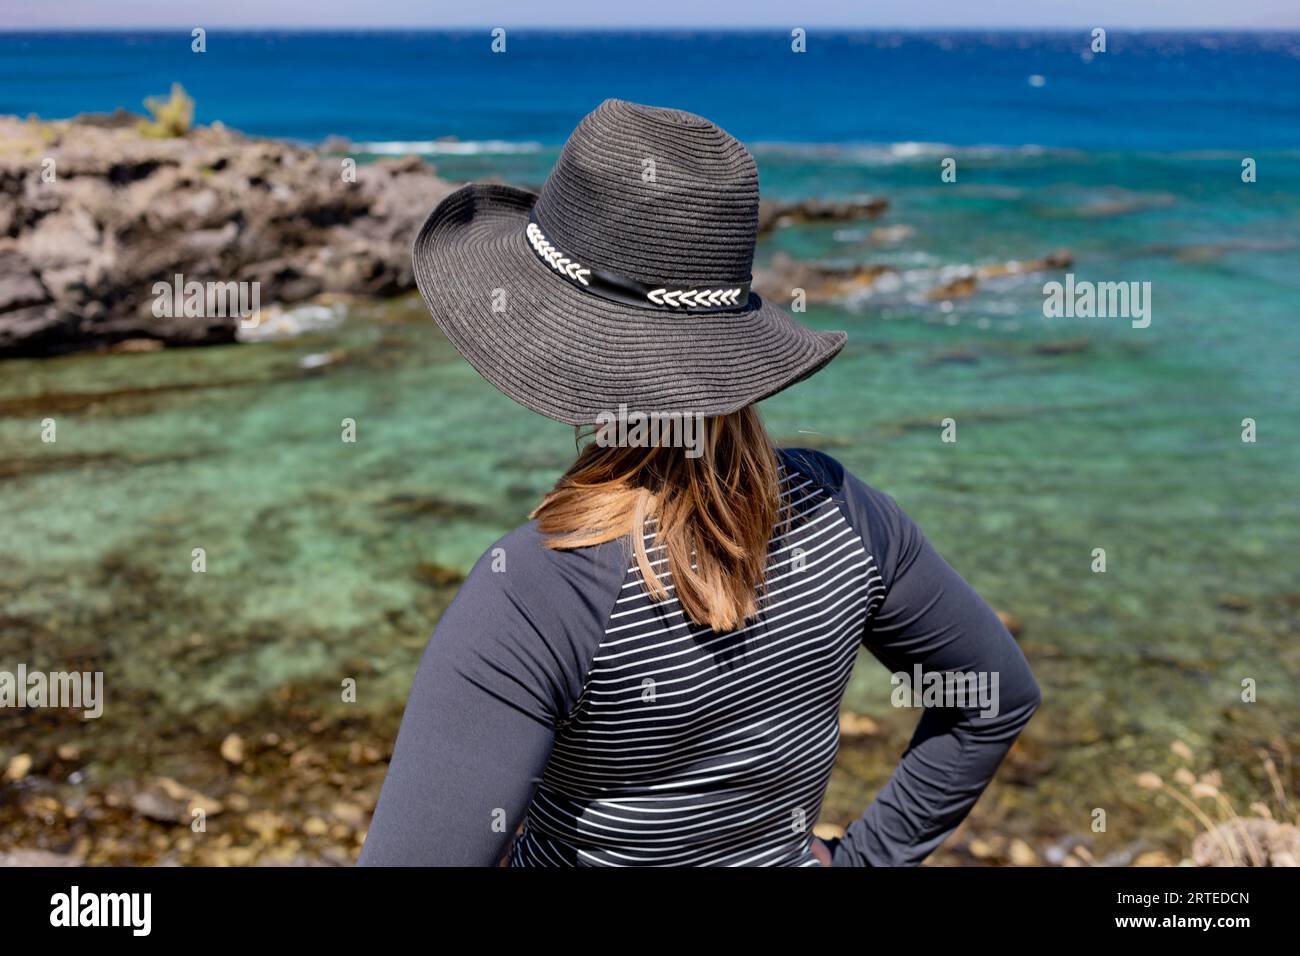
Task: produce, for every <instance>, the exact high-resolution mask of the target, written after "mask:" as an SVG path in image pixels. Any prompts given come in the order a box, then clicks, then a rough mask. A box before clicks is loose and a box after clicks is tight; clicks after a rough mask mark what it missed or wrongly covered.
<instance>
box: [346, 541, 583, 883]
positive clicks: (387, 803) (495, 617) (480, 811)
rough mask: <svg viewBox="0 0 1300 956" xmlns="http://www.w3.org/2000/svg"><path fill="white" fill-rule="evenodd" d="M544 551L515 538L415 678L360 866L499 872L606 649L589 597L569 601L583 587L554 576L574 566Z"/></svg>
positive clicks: (482, 569)
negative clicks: (588, 610) (559, 736)
mask: <svg viewBox="0 0 1300 956" xmlns="http://www.w3.org/2000/svg"><path fill="white" fill-rule="evenodd" d="M541 548H542V545H541V544H540V543H539V542H538V541H537V540H536V533H535V530H534V529H532V528H530V527H527V526H526V527H525V528H524V529H520V531H519V532H516V533H512V534H511V535H507V536H506V537H505V538H503V539H502V540H501V541H500V542H498V543H497V545H496V546H494V547H493V548H492V549H489V551H488V552H487V553H485V554H484V556H483V557H482V558H480V559H479V561H478V562H477V563H476V564H475V566H474V568H473V570H471V572H470V574H469V575H468V576H467V577H466V579H465V582H464V583H463V584H462V585H461V588H460V590H459V591H458V592H457V594H456V597H455V599H454V600H453V601H452V603H451V605H450V606H449V607H448V608H447V610H446V611H445V612H444V613H443V615H442V618H441V619H440V620H439V622H438V625H437V628H436V629H435V631H434V633H433V636H432V638H431V639H430V640H429V643H428V646H427V647H426V649H425V651H424V655H423V657H422V658H421V660H420V665H419V668H418V669H417V671H416V676H415V681H414V684H413V685H412V687H411V692H410V695H409V698H408V700H407V705H406V711H405V713H404V714H403V716H402V723H401V727H400V729H399V731H398V735H397V742H396V744H395V745H394V748H393V756H392V759H391V761H390V762H389V767H388V774H387V776H386V777H385V779H384V784H383V788H382V790H381V791H380V795H379V801H378V803H377V805H376V807H375V813H374V817H373V819H372V821H371V824H370V829H369V831H368V833H367V836H366V842H365V846H364V847H363V848H362V851H361V855H360V858H359V859H358V864H359V865H361V866H495V865H497V863H498V862H499V861H500V859H501V857H502V855H503V854H504V852H505V850H506V847H507V845H508V842H509V840H510V838H511V837H512V836H513V835H514V833H515V831H516V830H517V828H518V825H519V823H520V822H521V821H522V819H523V817H524V814H525V811H526V810H527V808H528V804H529V802H530V800H531V799H532V796H533V793H534V791H535V790H536V787H537V785H538V783H539V782H540V780H541V776H542V773H543V771H544V770H545V767H546V762H547V760H548V758H549V756H550V753H551V748H552V746H553V744H554V739H555V732H556V724H557V722H558V721H560V720H562V719H564V718H565V717H567V716H568V715H569V714H570V713H571V712H572V710H573V708H574V706H576V702H577V700H578V698H579V696H580V695H581V692H582V686H583V683H584V681H585V677H586V674H587V671H588V669H589V666H590V663H591V656H592V655H593V654H594V653H595V646H596V644H597V643H598V635H597V636H593V635H591V634H590V633H589V632H588V631H589V629H588V630H583V629H581V627H580V625H578V624H577V623H575V622H578V621H581V620H583V619H584V616H583V615H582V614H581V612H580V607H581V598H583V597H585V598H586V599H588V600H589V599H590V595H574V594H573V593H572V589H574V588H580V587H584V586H585V585H584V584H583V582H582V581H580V580H573V579H571V578H570V577H566V575H564V574H562V573H557V572H555V571H554V570H552V569H549V568H548V565H553V564H556V563H562V562H564V561H565V560H566V558H565V556H564V555H559V554H556V553H554V552H551V553H550V554H546V553H544V552H543V551H542V550H541ZM570 560H572V561H577V560H580V559H578V558H571V559H570ZM578 577H579V578H580V577H581V575H580V574H579V575H578ZM566 601H568V602H569V604H568V607H567V611H568V613H565V604H564V602H566Z"/></svg>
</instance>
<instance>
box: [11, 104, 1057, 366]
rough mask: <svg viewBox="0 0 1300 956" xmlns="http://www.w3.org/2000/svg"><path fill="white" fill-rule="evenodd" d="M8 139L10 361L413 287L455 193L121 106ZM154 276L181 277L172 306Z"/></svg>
mask: <svg viewBox="0 0 1300 956" xmlns="http://www.w3.org/2000/svg"><path fill="white" fill-rule="evenodd" d="M180 95H181V96H182V97H183V94H180ZM173 102H180V103H181V104H182V105H184V104H188V101H187V100H183V99H180V100H174V101H173ZM0 144H2V145H0V195H3V200H4V201H3V203H0V358H5V357H14V356H45V355H55V354H60V353H64V352H71V351H79V350H85V349H104V348H107V349H112V350H126V351H147V350H150V349H153V348H160V347H164V346H188V345H209V344H220V343H229V342H234V341H236V339H237V333H238V332H240V331H241V323H240V319H241V316H246V315H248V314H249V311H248V309H247V307H246V306H247V305H248V303H247V302H246V301H245V300H239V306H240V308H236V306H235V302H234V300H232V301H231V302H230V303H229V305H228V304H227V301H226V298H225V295H226V293H225V292H219V294H220V295H221V296H222V298H221V301H220V303H219V304H218V306H217V307H216V308H214V307H213V303H212V301H211V300H209V302H208V304H207V307H206V308H203V309H201V310H197V311H196V312H189V311H188V310H187V309H186V308H185V307H184V305H183V299H184V298H186V297H187V296H186V295H185V294H183V292H184V290H185V289H186V288H188V285H187V284H189V283H195V282H197V283H200V284H202V286H203V287H204V289H205V291H206V294H207V295H208V296H212V295H213V294H214V293H213V287H214V286H215V287H218V288H219V290H220V288H222V287H229V289H230V295H232V296H234V295H237V294H242V293H244V292H245V291H246V290H247V289H254V290H255V295H256V300H255V303H254V304H255V308H256V309H257V310H258V311H259V319H260V317H261V310H262V309H270V310H271V314H272V315H275V314H276V313H277V312H280V311H282V310H283V309H284V308H285V307H293V306H295V305H298V304H302V303H308V302H319V301H321V300H326V301H328V299H329V298H330V297H331V296H339V295H344V296H362V297H376V296H393V295H399V294H402V293H405V292H409V291H410V290H412V289H413V288H414V277H413V275H412V272H411V265H410V244H411V241H412V239H413V238H414V236H415V233H416V230H417V229H418V228H419V226H420V223H421V222H422V221H423V218H424V216H425V215H426V214H427V213H428V211H429V210H430V209H431V208H432V207H433V206H434V205H436V204H437V203H438V202H439V201H440V200H441V199H442V198H443V197H445V196H446V195H447V194H448V193H449V192H450V191H451V190H452V189H453V188H454V185H453V184H451V183H448V182H447V181H445V180H443V179H441V178H439V176H438V175H437V174H436V172H435V171H434V169H433V167H431V166H430V165H428V164H427V163H425V162H424V161H423V160H421V159H420V158H418V157H413V156H412V157H403V158H380V159H377V160H375V161H373V162H365V163H356V162H354V161H353V160H352V159H351V158H350V157H349V156H348V155H347V153H348V149H347V148H346V147H347V144H346V143H343V142H341V141H334V140H332V141H330V142H329V143H327V144H325V145H323V146H321V147H320V148H319V149H313V148H307V147H304V146H296V145H293V144H291V143H286V142H282V141H278V140H271V139H262V138H255V137H250V136H246V135H244V134H241V133H238V132H235V131H233V130H230V129H228V128H226V127H224V126H223V125H221V124H220V123H214V124H213V125H211V126H206V127H196V128H193V129H185V128H184V127H181V129H178V130H167V134H166V135H151V134H150V133H149V132H148V121H147V120H146V119H145V118H144V117H141V116H136V115H135V114H132V113H128V112H126V111H118V112H117V113H113V114H86V115H83V116H79V117H75V118H73V119H70V120H55V121H42V120H39V119H37V118H35V117H29V118H27V119H20V118H18V117H14V116H0ZM888 209H889V203H888V201H887V200H885V199H882V198H879V197H874V196H861V197H852V198H845V199H838V200H823V199H815V198H809V199H803V200H799V201H795V202H784V201H779V200H772V199H764V200H763V201H762V203H761V204H760V208H759V230H760V235H763V236H768V235H770V234H772V233H773V232H775V231H778V230H780V229H783V228H786V227H789V226H792V225H821V224H834V223H846V222H860V221H870V220H875V219H877V218H878V217H880V216H881V215H883V214H884V213H885V212H886V211H888ZM908 231H909V227H907V226H897V225H896V226H891V227H886V228H884V229H877V230H875V233H879V234H881V235H882V236H886V237H888V236H896V235H905V234H907V233H908ZM1070 261H1071V260H1070V257H1069V254H1068V253H1065V252H1058V253H1054V254H1052V255H1049V256H1047V257H1045V258H1043V259H1041V260H1036V261H1034V262H1030V263H1024V264H1014V263H1013V264H1011V266H1003V267H998V266H994V267H985V268H984V271H983V272H979V271H977V270H968V271H969V273H970V274H969V275H966V274H965V273H963V274H962V276H961V277H959V279H958V280H957V282H956V283H949V284H948V285H947V286H945V287H941V288H938V289H935V290H934V291H933V294H932V296H931V298H932V299H950V298H954V297H965V296H968V295H970V294H971V293H973V291H974V290H975V285H976V283H977V282H978V281H979V279H981V278H984V277H986V275H985V273H987V272H988V271H989V269H990V268H992V269H993V270H994V271H995V272H996V271H998V270H1001V271H1002V272H1007V271H1038V270H1040V269H1057V268H1062V267H1066V266H1068V265H1069V264H1070ZM1012 267H1014V268H1012ZM892 272H894V270H893V269H892V268H891V267H888V266H881V265H875V264H871V263H863V264H857V265H853V266H851V267H843V266H833V265H826V264H822V263H816V262H802V261H797V260H793V259H791V258H790V257H789V256H786V255H784V254H778V255H777V256H775V257H774V258H773V259H772V261H771V262H770V263H769V264H767V265H765V266H763V267H761V268H758V269H756V270H755V276H754V286H755V288H756V289H758V290H759V291H760V292H761V293H763V294H765V295H767V296H769V297H774V298H778V299H781V300H787V301H788V299H789V297H790V295H791V294H792V293H791V290H792V289H796V288H798V289H803V290H804V291H805V292H806V294H807V298H808V301H809V302H814V303H819V302H832V301H836V300H839V299H842V298H844V297H847V296H851V295H853V294H855V293H857V292H860V291H861V290H863V289H865V288H866V287H868V286H871V285H872V284H873V283H874V282H875V281H876V280H877V279H879V278H880V277H881V276H884V275H889V274H890V273H892ZM160 284H165V285H166V286H168V287H173V286H174V287H175V288H176V292H175V294H174V295H173V294H172V293H170V292H169V293H167V300H168V301H169V302H170V303H173V304H172V305H170V306H169V305H167V303H164V306H165V307H164V308H162V309H161V310H160V309H159V302H160V294H159V292H158V290H159V288H161V286H160ZM237 287H238V288H237ZM160 312H161V314H160ZM247 327H248V326H244V328H247ZM263 331H264V330H263ZM260 337H265V336H263V335H261V333H260V332H259V333H258V334H252V333H250V334H249V335H247V336H243V335H239V336H238V338H240V339H243V338H250V339H256V338H260Z"/></svg>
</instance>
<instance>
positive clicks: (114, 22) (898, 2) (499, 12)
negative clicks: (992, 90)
mask: <svg viewBox="0 0 1300 956" xmlns="http://www.w3.org/2000/svg"><path fill="white" fill-rule="evenodd" d="M195 26H203V27H208V28H219V27H232V26H234V27H258V26H293V27H318V28H327V27H481V26H504V27H512V26H513V27H529V26H532V27H538V26H546V27H564V28H572V27H606V28H608V27H620V26H655V27H716V26H737V27H751V28H752V27H787V28H788V27H792V26H806V27H807V26H843V27H852V26H857V27H886V28H902V27H931V28H933V27H952V28H962V27H977V28H990V29H992V28H1009V27H1034V28H1052V27H1060V28H1091V27H1095V26H1102V27H1106V28H1108V29H1125V28H1138V27H1152V28H1166V29H1196V28H1211V27H1213V28H1225V29H1243V30H1250V29H1268V28H1298V27H1300V2H1297V0H1088V2H1086V3H1081V2H1078V0H928V2H922V0H856V2H850V0H797V2H794V0H709V2H701V0H654V2H651V3H643V2H629V0H624V2H623V3H621V4H620V3H614V2H611V0H555V2H551V3H546V2H542V0H506V2H503V0H461V2H457V3H448V2H439V0H367V2H364V3H362V2H358V0H191V2H180V3H178V2H176V0H58V2H50V0H0V28H7V29H24V28H27V29H30V28H46V27H48V28H73V29H75V28H111V27H185V28H191V27H195Z"/></svg>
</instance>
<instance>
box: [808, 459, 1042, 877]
mask: <svg viewBox="0 0 1300 956" xmlns="http://www.w3.org/2000/svg"><path fill="white" fill-rule="evenodd" d="M819 457H821V458H822V459H823V461H824V464H823V467H825V468H827V469H828V470H829V471H831V473H832V474H831V480H832V483H833V484H834V485H836V486H837V488H835V489H833V490H837V491H838V492H839V494H838V495H837V497H839V499H840V504H841V507H843V508H844V509H845V512H846V514H848V515H849V517H850V520H851V522H852V523H853V524H854V526H855V527H856V528H857V529H858V532H859V534H860V535H862V536H863V538H864V541H866V542H867V544H868V549H869V550H870V551H871V553H872V555H873V557H874V559H875V561H876V563H877V567H878V568H879V570H880V574H881V578H882V581H883V583H884V592H883V593H882V594H880V595H878V596H877V601H876V604H875V607H874V613H873V614H872V617H871V619H870V621H869V622H868V625H867V631H866V633H865V634H864V636H863V644H864V645H865V646H866V647H867V649H868V650H870V651H871V652H872V654H874V655H875V657H876V658H877V659H878V660H879V661H880V662H881V663H882V664H884V665H885V667H886V668H888V669H889V671H890V672H892V673H893V674H906V675H907V678H908V681H909V683H910V682H911V681H912V680H913V676H914V673H915V668H916V667H917V666H918V665H919V667H920V668H921V671H922V673H923V674H930V673H934V672H942V673H945V674H954V673H961V674H964V675H973V677H974V680H975V681H976V682H977V683H976V685H974V686H978V681H980V680H981V679H982V680H983V681H984V685H983V686H984V688H985V690H986V691H987V692H989V695H990V696H989V698H988V701H989V702H991V703H992V704H993V706H985V705H984V703H981V702H979V701H972V700H969V699H967V700H966V701H965V702H962V703H963V705H962V706H939V707H927V708H926V709H925V710H924V712H923V713H922V716H921V719H920V722H919V723H918V725H917V728H916V732H915V734H914V735H913V737H912V740H911V742H910V744H909V745H908V748H907V750H906V752H905V753H904V754H903V757H902V760H901V761H900V762H899V764H898V766H897V767H896V768H895V770H894V773H893V775H892V776H891V777H890V778H889V781H888V782H887V783H886V785H885V786H884V788H883V789H882V790H881V791H880V793H879V794H878V795H877V796H876V799H875V801H874V802H873V803H872V804H871V805H870V806H869V807H867V809H866V812H865V813H863V815H862V816H861V818H859V819H858V820H857V821H855V822H854V823H853V824H852V825H851V826H849V828H848V830H847V832H846V833H845V835H844V836H843V837H842V838H840V839H838V840H833V841H828V843H829V844H830V849H831V851H832V865H833V866H914V865H916V864H919V863H920V862H921V861H922V860H924V859H925V857H926V856H928V855H929V854H930V853H931V852H932V851H933V850H934V849H935V848H936V847H937V846H938V845H939V844H940V843H942V842H943V840H944V839H945V838H946V837H947V836H948V835H949V834H950V833H952V831H953V830H955V829H956V828H957V825H958V824H959V823H961V821H962V820H963V819H964V818H965V817H966V814H967V813H969V812H970V809H971V807H972V806H974V804H975V801H976V800H978V799H979V796H980V794H981V793H983V792H984V788H985V787H986V786H988V783H989V781H990V780H992V779H993V774H994V772H995V771H996V770H997V768H998V765H999V764H1000V763H1001V762H1002V758H1003V757H1004V756H1005V755H1006V753H1007V751H1008V750H1009V749H1010V748H1011V745H1012V743H1014V742H1015V739H1016V737H1017V736H1018V735H1019V734H1020V731H1021V730H1022V729H1023V728H1024V726H1025V724H1027V723H1028V722H1029V718H1030V717H1032V716H1033V714H1034V712H1035V710H1037V709H1038V705H1039V702H1040V699H1041V698H1040V691H1039V688H1038V684H1037V682H1036V681H1035V680H1034V676H1033V674H1032V673H1031V672H1030V670H1029V665H1028V663H1027V662H1026V661H1025V657H1024V655H1023V654H1022V653H1021V651H1020V648H1019V647H1018V646H1017V645H1016V642H1015V640H1014V639H1013V638H1012V636H1011V634H1010V633H1009V632H1008V631H1007V629H1006V628H1005V627H1004V626H1003V624H1002V622H1001V620H999V619H998V616H997V614H996V613H994V611H993V610H992V609H991V608H990V607H989V606H988V605H987V604H986V603H985V602H984V601H983V599H982V598H980V596H979V595H978V594H976V593H975V591H974V590H973V589H972V588H971V587H970V585H968V584H967V583H966V582H965V581H964V580H962V578H961V576H960V575H958V574H957V572H956V571H954V570H953V569H952V568H951V567H950V566H949V565H948V563H947V562H946V561H945V560H944V559H943V558H942V557H941V556H940V555H939V553H938V552H937V551H936V550H935V549H934V547H933V546H932V545H931V544H930V542H929V541H927V540H926V538H925V535H924V534H922V532H921V529H920V528H919V527H917V525H916V524H915V522H913V521H912V520H911V519H910V518H909V517H908V516H907V515H906V514H905V513H904V512H903V510H902V509H901V508H899V506H898V504H897V503H896V502H895V501H894V500H893V499H892V498H891V497H889V496H888V495H886V494H883V493H881V492H879V491H876V490H875V489H872V488H870V487H868V486H867V485H865V484H863V483H862V482H861V481H859V480H858V479H857V478H856V477H854V476H853V475H852V474H850V473H849V472H847V471H846V470H844V469H842V468H840V467H838V465H837V463H834V461H833V459H827V458H826V456H819ZM882 676H883V675H882Z"/></svg>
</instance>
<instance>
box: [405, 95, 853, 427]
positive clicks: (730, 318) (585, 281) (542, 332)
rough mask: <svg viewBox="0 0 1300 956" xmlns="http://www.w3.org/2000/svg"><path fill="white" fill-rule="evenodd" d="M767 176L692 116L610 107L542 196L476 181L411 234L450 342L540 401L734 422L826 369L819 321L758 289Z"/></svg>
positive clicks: (563, 408)
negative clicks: (757, 249)
mask: <svg viewBox="0 0 1300 956" xmlns="http://www.w3.org/2000/svg"><path fill="white" fill-rule="evenodd" d="M757 234H758V171H757V169H756V167H755V165H754V159H753V157H752V156H751V155H750V154H749V151H748V150H747V149H745V147H744V146H743V145H741V143H740V142H739V141H737V140H736V139H735V138H734V137H732V136H731V135H729V134H728V133H727V132H725V131H724V130H722V129H720V128H718V127H717V126H715V125H714V124H713V123H711V122H709V121H708V120H706V119H704V118H703V117H700V116H696V115H694V114H692V113H686V112H683V111H681V110H674V109H662V108H658V107H651V106H642V105H640V104H637V103H628V102H626V101H623V100H614V99H611V100H606V101H605V102H604V103H602V104H601V105H600V106H599V107H597V108H596V109H595V110H594V111H592V112H591V113H589V114H588V115H587V116H586V117H584V118H583V120H582V122H581V123H579V124H578V127H577V129H575V130H574V131H573V133H572V135H571V136H570V137H569V139H568V142H566V143H565V145H564V149H563V150H562V152H561V153H560V158H559V160H558V161H557V162H556V164H555V167H554V168H553V169H552V170H551V173H550V175H549V177H548V178H547V180H546V183H545V185H544V186H543V187H542V191H541V193H540V194H535V193H532V192H529V191H527V190H523V189H515V188H512V187H509V186H500V185H494V184H479V183H471V184H469V185H467V186H464V187H462V188H460V189H458V190H457V191H456V192H454V193H452V194H451V195H450V196H448V197H447V198H446V199H444V200H443V201H442V202H441V203H439V204H438V206H437V208H435V209H434V210H433V212H432V213H430V214H429V217H428V219H427V220H426V221H425V223H424V225H423V227H422V228H421V229H420V232H419V235H418V236H417V237H416V239H415V245H414V249H413V260H414V267H415V279H416V284H417V285H418V286H419V289H420V294H421V295H422V296H423V298H424V301H425V304H426V305H427V306H428V308H429V311H430V312H431V313H432V314H433V317H434V318H435V319H436V320H437V322H438V325H439V326H440V327H441V328H442V330H443V332H444V333H445V334H446V335H447V338H448V339H450V340H451V342H452V344H453V345H454V346H455V347H456V349H457V350H458V351H459V352H460V353H461V354H462V355H463V356H465V358H466V359H467V360H469V362H470V364H471V365H473V366H474V368H475V369H476V370H478V372H479V374H481V375H482V376H483V377H484V378H486V379H487V380H488V381H489V382H491V383H492V384H493V385H495V386H496V387H497V388H498V389H500V390H501V391H502V392H504V393H505V394H506V395H508V396H509V397H510V398H513V399H514V400H515V401H517V402H519V403H520V404H521V405H524V406H525V407H527V408H530V409H532V410H533V411H535V412H539V413H541V414H542V415H545V416H547V417H548V418H554V419H557V420H559V421H562V422H567V423H568V424H570V425H586V424H591V423H593V422H595V421H596V420H597V417H598V416H599V415H601V414H602V413H617V412H618V409H619V406H620V405H624V406H626V408H627V409H629V410H632V411H636V412H643V413H649V412H679V413H683V414H692V415H693V414H702V415H721V414H725V413H727V412H732V411H735V410H737V409H739V408H742V407H744V406H745V405H748V404H750V403H752V402H756V401H759V400H760V399H763V398H767V397H768V396H770V395H774V394H776V393H777V392H779V391H781V390H782V389H784V388H786V387H788V386H790V385H792V384H794V383H795V382H798V381H800V380H802V379H804V378H807V377H808V376H809V375H812V374H813V373H814V372H816V371H818V370H819V369H821V368H822V367H823V366H824V365H826V363H827V362H829V361H830V360H831V359H832V358H833V357H834V356H835V355H836V354H837V353H838V352H839V351H840V349H841V348H843V347H844V343H845V340H846V339H847V336H846V335H845V333H843V332H816V331H813V330H811V329H809V328H807V327H805V326H804V325H802V324H800V323H799V322H796V321H795V320H794V319H793V318H791V317H790V316H789V315H788V314H786V313H785V312H784V311H783V310H782V309H780V308H778V307H776V306H774V305H772V304H771V303H769V302H765V301H763V299H762V298H761V297H760V296H759V295H758V294H757V293H754V292H751V291H750V288H749V284H750V279H751V272H750V270H751V266H752V264H753V258H754V243H755V240H756V238H757Z"/></svg>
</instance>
